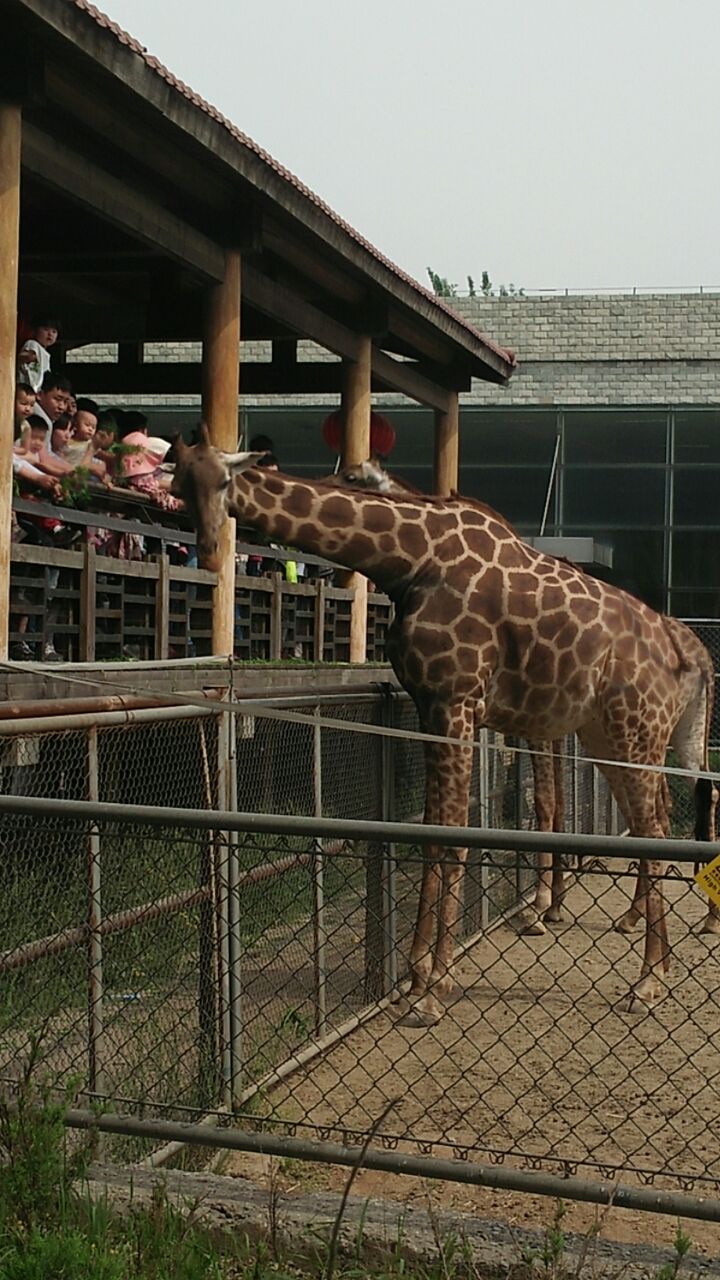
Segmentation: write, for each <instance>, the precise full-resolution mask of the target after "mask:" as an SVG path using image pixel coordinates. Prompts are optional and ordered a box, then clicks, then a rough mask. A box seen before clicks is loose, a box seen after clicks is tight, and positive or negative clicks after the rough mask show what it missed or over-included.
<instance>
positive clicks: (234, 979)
mask: <svg viewBox="0 0 720 1280" xmlns="http://www.w3.org/2000/svg"><path fill="white" fill-rule="evenodd" d="M221 719H223V720H225V721H226V722H227V725H226V744H227V747H226V750H227V754H226V757H225V770H226V774H227V788H226V795H227V803H228V809H229V810H230V812H231V813H237V751H236V742H237V721H236V719H235V716H234V715H233V713H232V712H225V713H224V714H223V716H222V717H221ZM225 839H226V841H227V861H228V905H229V913H228V932H229V947H228V953H229V954H228V960H229V972H228V978H229V982H228V988H229V990H228V995H229V1001H230V1008H229V1013H230V1097H231V1101H232V1103H233V1105H234V1103H235V1099H236V1097H237V1096H238V1095H239V1093H240V1089H241V1086H242V1068H243V1055H242V1033H243V1024H242V951H241V945H240V860H239V858H238V833H237V831H228V832H226V833H225Z"/></svg>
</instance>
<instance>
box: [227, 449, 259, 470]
mask: <svg viewBox="0 0 720 1280" xmlns="http://www.w3.org/2000/svg"><path fill="white" fill-rule="evenodd" d="M220 456H221V457H222V460H223V462H224V463H225V466H226V467H230V468H231V469H232V470H233V471H245V470H246V469H247V467H254V466H255V463H256V462H257V461H258V458H264V457H265V454H264V453H262V452H260V453H222V454H221V455H220Z"/></svg>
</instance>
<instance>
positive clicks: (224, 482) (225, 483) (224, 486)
mask: <svg viewBox="0 0 720 1280" xmlns="http://www.w3.org/2000/svg"><path fill="white" fill-rule="evenodd" d="M229 485H230V477H229V476H227V478H226V479H225V480H221V481H220V488H221V489H227V488H228V487H229Z"/></svg>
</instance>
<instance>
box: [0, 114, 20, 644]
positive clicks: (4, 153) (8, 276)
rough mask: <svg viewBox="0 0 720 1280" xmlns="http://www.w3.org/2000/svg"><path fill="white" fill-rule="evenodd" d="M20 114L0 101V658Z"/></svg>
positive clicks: (5, 611) (6, 568)
mask: <svg viewBox="0 0 720 1280" xmlns="http://www.w3.org/2000/svg"><path fill="white" fill-rule="evenodd" d="M21 135H22V113H21V110H20V107H19V106H16V105H15V104H14V103H0V459H1V460H2V466H1V467H0V659H2V658H7V655H8V630H9V626H10V525H11V517H12V489H13V484H12V447H13V432H14V425H15V421H14V420H15V364H16V355H17V351H16V348H17V294H18V254H19V243H20V145H21Z"/></svg>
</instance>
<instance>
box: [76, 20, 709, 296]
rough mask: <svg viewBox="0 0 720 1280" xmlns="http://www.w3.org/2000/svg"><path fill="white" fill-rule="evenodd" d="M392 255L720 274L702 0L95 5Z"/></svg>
mask: <svg viewBox="0 0 720 1280" xmlns="http://www.w3.org/2000/svg"><path fill="white" fill-rule="evenodd" d="M97 2H98V4H99V7H100V8H102V9H104V10H105V11H106V12H107V13H109V14H110V15H111V16H112V17H113V18H114V19H115V20H116V21H117V22H119V23H120V25H121V26H123V27H124V28H125V29H126V30H128V31H130V32H131V33H132V34H133V35H134V36H136V37H137V39H139V40H140V41H141V42H142V43H143V44H145V45H146V46H147V48H148V49H149V51H150V52H151V53H153V54H155V55H156V56H157V57H158V58H160V60H161V61H162V62H164V63H165V64H166V65H167V66H168V67H170V69H171V70H172V71H174V72H175V73H176V74H177V75H179V76H180V77H181V78H182V79H183V80H185V81H186V82H187V83H188V84H189V85H191V86H192V88H193V89H195V90H197V91H198V92H199V93H201V94H202V95H203V97H205V98H206V99H208V100H209V101H210V102H211V103H213V104H214V105H215V106H217V107H219V108H220V110H221V111H223V112H224V113H225V115H227V116H229V117H230V118H231V119H232V120H233V121H234V122H235V123H236V124H237V125H238V126H239V127H240V128H241V129H243V130H244V131H245V132H246V133H248V134H250V136H251V137H252V138H254V140H255V141H256V142H258V143H259V144H260V145H262V146H263V147H265V148H266V149H267V150H268V151H270V152H271V154H272V155H273V156H275V158H276V159H277V160H279V161H281V163H282V164H284V165H286V166H287V167H288V168H290V169H292V170H293V172H294V173H296V174H297V175H298V176H299V177H300V178H301V179H302V180H303V181H304V182H305V183H306V184H307V185H308V186H310V187H311V188H313V190H315V191H316V192H317V193H318V194H319V195H320V196H321V197H322V198H323V199H324V200H325V201H327V203H328V204H330V205H331V206H332V207H333V208H334V209H335V210H336V211H337V212H338V213H340V214H341V215H342V216H343V217H344V218H346V219H347V220H348V221H349V222H351V223H352V224H353V226H355V227H356V228H357V230H358V231H360V232H361V233H362V234H363V235H365V236H366V237H367V238H368V239H369V240H371V241H372V242H373V243H374V244H376V245H377V247H378V248H379V249H381V250H382V251H383V252H384V253H385V254H386V255H387V256H388V257H390V258H392V259H393V260H394V261H395V262H396V263H398V264H399V265H400V266H402V267H404V268H405V270H406V271H409V272H410V273H411V274H412V275H414V276H416V277H417V278H418V279H421V280H422V281H423V283H427V277H426V268H427V267H428V266H430V267H432V268H433V269H434V270H435V271H437V272H439V273H440V274H441V275H444V276H447V277H448V278H449V279H450V280H452V281H456V282H457V283H458V284H459V285H460V286H461V287H462V288H465V287H466V277H467V275H468V274H470V275H472V276H474V277H475V280H476V282H478V283H479V279H480V276H481V273H482V271H483V270H487V271H488V272H489V274H490V277H491V279H492V281H493V283H495V284H496V285H497V284H500V283H505V284H507V283H508V282H510V281H512V282H513V283H514V284H515V285H517V286H524V287H526V288H528V289H538V288H594V287H612V286H633V285H636V286H642V287H651V286H696V285H700V284H703V285H706V286H711V285H716V286H720V177H719V174H718V167H719V157H720V145H719V142H720V139H719V137H718V133H719V130H720V123H719V122H720V74H719V73H718V47H719V37H720V6H718V4H717V0H493V2H492V3H490V2H489V0H444V2H442V0H435V3H432V4H431V3H429V2H428V0H361V2H360V3H348V0H97Z"/></svg>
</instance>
